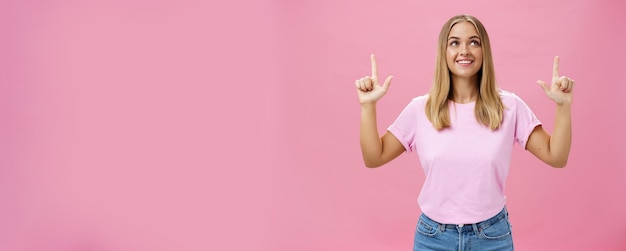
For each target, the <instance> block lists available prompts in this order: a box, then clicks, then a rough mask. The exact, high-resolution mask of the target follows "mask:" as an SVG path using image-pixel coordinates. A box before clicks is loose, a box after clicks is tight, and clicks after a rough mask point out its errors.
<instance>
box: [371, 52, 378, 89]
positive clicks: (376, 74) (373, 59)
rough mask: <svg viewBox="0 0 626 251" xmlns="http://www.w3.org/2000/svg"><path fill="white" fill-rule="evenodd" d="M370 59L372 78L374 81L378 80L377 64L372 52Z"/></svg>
mask: <svg viewBox="0 0 626 251" xmlns="http://www.w3.org/2000/svg"><path fill="white" fill-rule="evenodd" d="M370 60H371V61H372V78H373V79H374V81H375V82H376V81H377V80H378V66H376V57H374V54H372V55H370Z"/></svg>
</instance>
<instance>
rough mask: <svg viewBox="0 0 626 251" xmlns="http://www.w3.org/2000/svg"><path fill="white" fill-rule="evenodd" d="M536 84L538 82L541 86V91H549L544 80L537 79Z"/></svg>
mask: <svg viewBox="0 0 626 251" xmlns="http://www.w3.org/2000/svg"><path fill="white" fill-rule="evenodd" d="M537 84H538V85H539V86H541V88H542V89H543V91H544V92H548V91H550V88H548V86H547V85H546V82H543V81H541V80H538V81H537Z"/></svg>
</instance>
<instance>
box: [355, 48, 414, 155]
mask: <svg viewBox="0 0 626 251" xmlns="http://www.w3.org/2000/svg"><path fill="white" fill-rule="evenodd" d="M370 58H371V61H372V76H365V77H363V78H361V79H359V80H357V81H356V82H355V84H356V88H357V94H358V96H359V102H360V103H361V131H360V142H361V152H362V153H363V162H365V166H367V167H379V166H382V165H384V164H386V163H387V162H389V161H391V160H392V159H395V158H396V157H398V156H399V155H400V154H401V153H402V152H404V146H402V144H401V143H400V141H398V139H397V138H396V137H395V136H393V134H391V133H389V132H386V133H385V134H384V135H383V137H382V138H381V137H380V136H379V134H378V127H377V122H376V102H377V101H378V100H379V99H380V98H382V97H383V96H384V95H385V93H386V92H387V89H388V88H389V85H390V84H391V79H392V78H393V77H392V76H389V77H387V79H386V80H385V83H384V84H383V85H379V84H378V68H377V65H376V58H375V57H374V55H371V57H370Z"/></svg>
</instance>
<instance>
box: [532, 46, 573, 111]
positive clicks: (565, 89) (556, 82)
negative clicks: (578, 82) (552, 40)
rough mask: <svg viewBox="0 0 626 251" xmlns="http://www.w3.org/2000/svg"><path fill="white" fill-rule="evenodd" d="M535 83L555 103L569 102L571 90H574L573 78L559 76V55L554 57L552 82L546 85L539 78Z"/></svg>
mask: <svg viewBox="0 0 626 251" xmlns="http://www.w3.org/2000/svg"><path fill="white" fill-rule="evenodd" d="M537 84H539V86H541V88H543V90H544V91H545V92H546V95H548V97H549V98H550V99H552V100H554V102H556V104H557V105H562V104H571V103H572V92H573V90H574V80H573V79H571V78H568V77H566V76H559V56H556V57H555V58H554V68H553V70H552V84H551V85H550V86H547V85H546V83H545V82H543V81H541V80H539V81H537Z"/></svg>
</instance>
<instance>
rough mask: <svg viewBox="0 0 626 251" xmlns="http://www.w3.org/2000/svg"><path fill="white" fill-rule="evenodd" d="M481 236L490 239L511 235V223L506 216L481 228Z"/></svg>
mask: <svg viewBox="0 0 626 251" xmlns="http://www.w3.org/2000/svg"><path fill="white" fill-rule="evenodd" d="M479 232H480V237H482V238H485V239H490V240H495V239H502V238H505V237H508V236H510V235H511V224H510V223H509V220H508V219H507V218H506V217H505V218H502V219H501V220H499V221H498V222H496V223H494V224H493V225H490V226H487V227H485V228H480V229H479Z"/></svg>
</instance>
